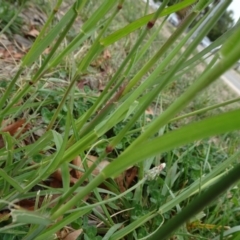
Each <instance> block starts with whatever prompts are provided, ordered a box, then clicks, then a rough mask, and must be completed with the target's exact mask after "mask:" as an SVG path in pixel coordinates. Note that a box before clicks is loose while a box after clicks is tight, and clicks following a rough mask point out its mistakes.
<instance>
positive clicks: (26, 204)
mask: <svg viewBox="0 0 240 240" xmlns="http://www.w3.org/2000/svg"><path fill="white" fill-rule="evenodd" d="M16 205H19V206H20V207H21V208H24V209H27V210H29V211H34V207H35V201H34V200H30V199H23V200H21V201H19V202H18V203H17V204H16Z"/></svg>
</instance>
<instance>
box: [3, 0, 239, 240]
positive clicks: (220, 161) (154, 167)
mask: <svg viewBox="0 0 240 240" xmlns="http://www.w3.org/2000/svg"><path fill="white" fill-rule="evenodd" d="M39 2H40V1H36V5H34V4H33V5H32V3H31V4H30V5H29V3H28V4H27V5H25V7H24V8H23V11H24V10H25V11H29V10H26V9H29V8H33V9H34V10H32V11H36V12H37V13H38V14H37V16H38V18H36V19H43V20H42V23H40V24H39V25H37V24H35V25H34V23H32V22H31V21H30V23H28V27H30V29H31V30H34V31H33V32H34V33H35V35H34V36H30V37H29V35H28V34H26V32H22V31H21V30H20V29H14V28H13V29H12V30H11V31H16V32H14V34H19V35H20V36H22V37H23V38H24V39H27V40H28V41H29V39H30V40H31V41H32V43H34V42H35V43H36V41H38V39H37V40H36V37H39V34H41V33H40V31H41V29H42V27H43V25H44V24H46V21H47V16H51V9H52V10H54V9H55V11H53V12H52V13H53V18H52V20H51V21H50V22H49V25H47V29H46V32H45V33H44V36H43V37H42V38H40V42H39V44H38V45H37V44H36V45H33V48H32V49H34V47H35V50H34V51H33V50H32V51H33V52H32V55H31V50H29V47H28V48H27V49H19V48H18V45H17V44H16V42H15V41H16V39H15V41H14V38H13V39H11V36H12V35H11V34H12V33H11V34H8V33H7V32H5V33H4V34H5V35H1V36H4V38H3V40H4V39H5V40H6V41H8V42H7V43H8V44H4V45H3V47H2V48H1V49H2V55H1V61H2V62H3V63H4V64H5V65H4V66H5V67H4V68H2V70H1V83H0V84H1V95H2V98H1V99H2V100H1V102H0V106H1V118H2V119H1V120H2V129H1V131H2V134H1V138H0V144H1V145H0V146H1V149H0V152H1V159H0V161H1V164H2V165H1V167H2V170H1V172H0V176H1V182H0V184H1V189H2V191H1V199H2V202H1V227H2V229H1V230H0V231H1V234H2V236H3V238H6V239H23V238H25V239H43V238H45V237H48V238H49V239H52V238H53V237H56V238H58V239H70V240H71V239H77V238H79V239H139V238H149V239H150V237H151V235H152V234H153V233H154V232H155V231H157V230H159V229H160V230H161V227H162V225H163V226H164V224H165V223H167V222H170V220H171V219H174V216H175V215H178V213H180V212H181V210H182V209H184V208H185V207H186V206H188V205H189V202H191V200H192V199H195V195H193V194H194V193H197V194H196V195H198V193H200V192H201V188H204V184H205V186H206V185H207V186H208V185H211V184H212V181H214V180H216V179H218V178H220V177H221V175H224V173H226V172H227V171H228V169H229V168H231V166H233V165H235V164H237V162H238V158H237V157H236V155H234V153H236V152H237V151H238V150H239V135H238V132H237V131H235V132H230V130H234V129H239V128H238V124H237V121H238V119H237V118H236V119H235V117H232V118H233V119H231V117H227V118H226V119H225V118H219V120H218V119H216V121H213V122H214V123H215V124H213V122H209V123H208V124H207V123H206V124H205V122H203V123H204V125H201V126H202V127H203V126H205V127H207V126H208V127H207V128H205V130H204V128H202V129H203V131H202V133H198V134H199V135H197V136H198V137H196V138H194V137H193V136H191V135H190V140H187V138H186V140H184V139H185V138H184V137H185V136H187V135H188V134H187V133H189V132H188V131H189V130H186V131H185V132H183V133H179V134H178V132H177V129H180V130H181V129H182V128H183V129H184V126H185V125H187V124H191V123H194V122H197V121H200V123H201V121H202V120H203V119H207V118H208V117H211V116H218V114H223V113H225V114H228V112H229V114H230V115H226V116H236V115H231V114H232V112H230V110H232V109H239V99H236V98H237V96H234V94H233V93H232V92H231V91H230V90H229V89H227V88H226V86H225V85H223V83H222V82H220V81H217V82H215V83H213V85H211V87H210V88H209V89H208V90H206V91H204V92H202V93H200V94H199V95H198V96H197V97H196V98H194V99H191V101H189V102H188V105H187V104H185V105H186V107H185V108H183V107H181V105H179V108H181V109H182V110H179V111H177V110H174V113H172V115H171V117H170V118H169V120H168V121H167V122H164V120H162V122H161V115H163V116H164V114H166V112H167V111H169V110H168V109H170V108H171V106H172V105H173V103H174V102H177V99H178V97H179V96H182V95H184V93H185V92H186V91H187V89H188V88H189V87H191V86H192V85H194V83H195V82H196V81H200V80H201V76H202V75H204V73H206V72H208V71H210V70H209V69H208V66H207V65H205V64H204V63H203V61H202V60H201V59H200V58H199V59H198V64H197V65H196V67H195V68H194V67H193V66H192V65H191V64H190V63H188V64H187V67H188V71H185V69H184V68H183V66H180V63H179V59H180V60H181V57H182V55H183V54H186V51H187V50H188V48H190V45H187V43H186V44H185V45H184V47H182V46H179V52H178V51H177V52H176V53H175V54H174V56H173V57H172V59H170V60H171V61H169V62H168V64H167V65H166V66H165V67H162V66H163V64H164V61H166V59H167V58H168V56H169V55H170V54H171V52H173V51H174V47H175V46H178V44H181V41H184V36H186V34H184V35H183V36H178V35H177V36H178V37H177V38H175V39H174V41H173V44H172V45H170V46H171V47H169V46H168V45H164V44H166V43H168V42H169V37H171V36H172V31H174V30H175V29H172V30H171V31H170V32H169V30H168V28H169V25H168V24H169V23H167V22H165V23H164V19H163V18H162V19H160V21H159V22H157V24H156V26H154V28H153V30H152V32H151V33H150V31H148V28H147V31H146V33H144V29H145V28H144V27H145V25H146V24H147V21H146V23H145V24H142V25H141V21H137V23H138V24H139V26H144V27H143V28H142V29H140V28H139V29H137V30H136V31H133V32H131V33H129V34H128V36H127V37H125V38H119V37H118V36H119V35H117V37H116V36H113V37H112V38H108V36H112V35H111V34H112V33H115V32H116V31H117V30H119V29H121V28H124V27H125V26H129V25H128V24H130V26H131V23H136V20H137V19H141V17H142V16H144V15H146V14H147V13H149V11H150V12H151V11H152V10H151V9H150V10H149V9H148V8H146V6H145V5H144V3H141V4H138V5H135V4H132V3H131V2H129V1H126V2H124V4H123V5H121V1H119V5H116V6H115V8H112V9H111V10H110V9H109V11H108V10H107V12H106V13H104V11H105V10H106V9H107V8H108V7H109V8H111V4H110V2H111V1H108V3H105V4H106V5H104V1H99V3H98V4H96V3H95V2H94V1H89V2H88V1H86V4H85V6H84V7H83V6H82V7H83V8H81V4H79V5H75V6H74V8H73V10H72V11H70V13H71V14H72V16H75V17H76V18H74V20H75V21H74V22H75V24H74V25H73V26H71V27H70V25H69V26H66V31H65V32H64V31H63V32H62V34H63V38H62V39H61V41H60V40H59V39H58V33H59V32H60V25H59V29H57V30H56V32H55V37H51V39H52V42H51V39H50V37H49V38H48V40H49V42H47V41H46V43H44V39H46V38H47V37H48V36H51V34H50V35H48V33H49V31H50V30H51V29H54V26H55V24H57V23H58V22H59V21H61V19H63V17H64V14H66V13H67V10H68V7H69V8H70V7H71V6H72V5H71V4H72V3H71V2H69V4H67V3H64V4H65V5H61V7H60V8H57V5H55V4H57V2H56V3H52V5H49V6H48V8H47V9H42V8H40V9H39V10H38V8H37V7H35V6H38V5H37V4H39ZM59 2H60V1H59ZM186 2H187V1H186ZM188 2H190V1H188ZM107 4H109V5H107ZM101 6H104V7H103V8H102V9H101ZM120 6H122V9H121V11H120V12H119V9H120V8H121V7H120ZM112 7H113V4H112ZM115 9H118V10H117V11H116V10H115ZM56 10H57V11H56ZM44 11H45V13H44ZM75 11H76V13H75ZM115 11H116V13H115ZM118 12H119V13H118ZM97 14H98V15H97ZM30 15H31V16H34V14H30ZM39 15H40V16H39ZM69 15H70V14H69ZM115 15H116V16H115ZM43 16H44V17H43ZM94 16H98V18H99V19H96V20H97V21H96V20H94V18H93V17H94ZM100 16H101V17H100ZM112 17H114V18H113V19H112ZM34 19H35V18H34ZM69 19H70V18H69ZM89 19H90V20H91V21H92V22H93V23H94V24H92V25H91V23H92V22H91V21H89V22H88V20H89ZM65 20H66V19H65ZM19 21H20V20H19ZM94 21H95V22H94ZM23 22H25V21H23ZM38 22H39V21H38ZM139 22H140V23H139ZM70 23H71V22H69V24H70ZM86 23H88V24H89V25H87V24H86ZM108 23H109V27H108V28H107V29H105V26H107V25H108ZM62 24H63V23H62ZM66 24H68V23H66ZM84 24H85V25H84ZM162 24H163V25H162ZM45 26H46V25H45ZM64 26H65V25H64ZM148 26H149V25H148ZM80 28H81V31H79V29H80ZM131 28H132V26H131V27H130V28H128V29H125V30H124V31H122V32H120V33H118V34H125V32H126V31H127V30H129V29H130V30H131ZM155 29H156V30H155ZM31 30H28V31H31ZM131 31H132V30H131ZM155 31H156V32H155ZM50 33H52V34H53V35H54V32H50ZM79 34H80V37H79V39H78V41H77V42H78V44H77V45H78V46H76V45H75V46H73V48H74V50H73V49H71V51H70V50H69V52H68V55H66V56H65V57H60V56H61V54H64V51H66V49H68V47H69V44H70V43H71V42H72V41H74V39H75V37H78V36H79ZM81 34H82V35H81ZM143 36H144V38H143ZM229 36H230V34H229ZM114 37H116V38H117V39H116V40H115V39H114ZM53 39H54V40H53ZM139 39H140V40H139ZM138 41H140V42H138ZM136 42H138V43H137V44H136ZM1 43H2V40H1ZM58 43H59V45H57V44H58ZM44 45H45V46H44ZM31 46H32V44H31ZM39 46H40V47H41V50H39V48H40V47H39ZM55 46H57V47H55ZM103 46H104V48H103ZM162 46H163V48H162ZM168 47H169V48H168ZM55 48H56V52H54V50H55ZM165 48H168V50H166V52H164V51H165ZM158 49H160V53H161V54H158V57H157V59H156V61H155V59H154V58H153V56H154V54H155V53H156V52H157V50H158ZM161 49H163V50H161ZM37 52H38V53H39V54H40V55H39V56H37V57H36V56H35V54H37ZM13 53H14V54H16V55H14V54H13ZM25 54H28V55H27V56H30V57H29V58H27V57H25V59H24V58H23V59H22V57H23V56H24V55H25ZM51 54H53V55H52V56H51ZM197 54H198V52H197V51H195V52H189V56H188V57H187V59H191V58H192V57H194V56H195V55H197ZM16 56H17V57H16ZM49 56H51V57H49ZM62 56H63V55H62ZM128 56H130V57H129V62H128V63H124V61H125V59H127V58H128ZM235 58H236V57H235ZM32 59H33V60H32ZM21 60H22V61H23V63H24V62H27V64H26V65H20V64H23V63H21ZM147 61H151V64H150V65H149V67H145V66H146V65H145V64H146V63H147ZM180 62H186V63H187V60H186V59H185V58H183V59H182V60H181V61H180ZM178 64H179V68H178V69H175V70H174V68H175V66H177V65H178ZM122 65H123V68H122V69H121V66H122ZM230 65H231V64H229V67H230ZM23 66H24V67H23ZM181 67H182V69H181ZM6 68H7V69H8V71H6ZM161 68H162V69H161ZM142 69H144V71H143V72H142V73H141V71H142ZM156 69H157V70H158V72H156V71H155V70H156ZM159 69H160V70H159ZM174 71H175V72H174ZM118 72H119V73H118ZM172 72H173V75H172V76H170V75H169V74H170V73H172ZM15 74H16V75H15ZM153 74H155V75H154V77H152V76H153ZM136 76H137V77H138V79H137V77H136ZM165 76H168V77H167V78H166V77H165ZM218 77H219V76H217V75H216V76H215V78H216V79H218ZM11 78H12V79H11ZM10 79H11V80H10ZM159 79H160V80H161V79H165V81H168V82H167V83H166V84H164V86H163V87H162V88H159V91H156V90H155V89H158V87H159V86H160V84H161V81H160V80H159ZM199 79H200V80H199ZM113 80H114V81H113ZM136 80H138V81H136ZM111 81H112V83H111ZM129 82H130V84H129ZM148 82H149V84H148V85H146V87H142V89H141V86H144V84H146V83H148ZM11 83H14V84H12V86H11ZM109 83H111V84H109ZM71 84H73V87H72V88H69V86H71ZM107 88H108V90H106V89H107ZM138 89H141V91H140V90H139V91H140V93H137V90H138ZM198 91H200V89H199V90H198ZM154 94H155V95H154ZM151 95H153V98H152V99H151ZM194 96H195V94H194ZM3 99H4V100H3ZM128 99H131V100H128ZM232 99H235V100H233V102H234V103H233V104H231V105H229V104H228V105H226V106H224V105H223V104H222V105H221V106H218V107H216V106H215V107H213V109H212V110H211V111H210V110H209V111H206V110H204V109H203V108H205V107H208V106H213V105H216V104H221V103H223V102H226V101H227V100H232ZM201 109H203V110H201ZM199 110H200V111H199ZM194 111H199V112H196V113H194ZM233 113H234V112H233ZM138 114H139V116H138V117H137V118H136V119H135V116H136V115H138ZM185 114H191V116H185V117H182V116H183V115H185ZM222 116H224V115H222ZM159 119H160V121H159ZM221 119H223V120H221ZM157 121H159V122H158V124H157V126H155V127H154V131H151V126H152V125H153V124H154V123H155V122H157ZM206 121H207V120H206ZM210 121H212V120H211V119H210ZM218 121H220V122H222V123H223V124H224V125H221V126H219V127H217V128H216V129H215V128H214V127H215V125H217V124H216V123H217V122H218ZM187 126H190V127H191V125H187ZM232 126H233V127H232ZM199 128H200V127H199ZM211 128H213V129H215V130H214V132H213V133H211ZM191 129H192V130H191V131H193V132H194V128H191ZM206 129H207V130H206ZM222 129H224V131H223V130H222ZM125 130H126V131H125ZM209 132H210V135H209ZM229 132H230V133H229ZM146 133H147V134H148V135H146V136H147V138H146V139H145V140H142V141H140V140H141V138H142V136H144V134H146ZM168 133H169V134H171V133H173V134H174V133H176V135H175V136H173V137H171V139H170V140H168V139H167V137H168V136H169V135H167V134H168ZM218 133H224V135H221V136H214V137H211V138H209V137H210V136H211V135H216V134H218ZM165 135H166V137H165V138H164V136H165ZM152 136H154V137H153V138H152ZM170 136H171V135H170ZM161 137H162V139H163V140H161ZM158 138H159V142H156V143H155V144H154V142H153V141H154V140H158ZM202 138H204V140H202ZM139 139H140V140H139ZM175 139H180V140H179V141H180V144H177V145H176V146H175V145H174V144H175V143H174V141H175ZM136 141H138V142H137V144H136V145H135V146H134V144H135V142H136ZM149 141H150V142H149ZM167 141H169V143H168V144H169V145H166V146H165V147H164V146H162V145H161V144H163V143H164V144H165V143H167ZM181 141H182V142H181ZM151 146H155V147H156V150H154V149H152V150H151V151H150V150H149V153H148V149H151ZM174 146H175V147H174ZM161 148H163V150H160V149H161ZM129 149H130V150H131V149H132V150H131V151H130V150H129ZM167 150H168V151H167ZM134 153H137V154H136V155H134ZM145 154H147V155H146V156H145ZM124 158H126V159H129V160H128V161H125V163H124ZM142 158H143V159H142ZM118 159H120V160H119V161H118ZM131 159H135V160H134V161H132V160H131ZM140 159H142V160H144V161H140ZM229 159H230V160H229ZM115 162H116V163H119V165H116V167H115V166H114V163H115ZM226 162H229V164H228V165H226V166H225V165H224V164H226ZM121 163H124V167H123V166H121ZM106 166H107V167H106ZM110 166H112V168H111V167H110ZM104 167H106V168H105V169H107V170H102V169H103V168H104ZM89 169H90V170H92V171H93V172H92V175H90V170H89ZM84 172H87V174H86V173H85V174H84ZM96 175H97V176H96ZM97 179H100V180H99V182H97ZM198 181H199V182H198ZM94 184H95V185H94ZM196 184H197V185H196ZM91 186H94V187H93V188H92V189H90V188H89V187H91ZM189 189H191V191H190V192H189V191H188V190H189ZM238 199H239V193H238V191H237V186H235V188H233V189H231V190H229V191H226V193H225V195H224V196H222V197H221V198H219V199H218V201H217V202H214V203H212V204H211V205H209V206H208V207H206V208H205V209H204V211H200V213H199V214H198V215H196V216H195V218H191V219H190V220H188V221H187V222H186V223H185V224H184V225H182V227H181V228H179V229H178V230H177V231H176V232H175V233H174V234H173V235H172V237H171V238H172V239H174V238H175V239H213V238H214V237H216V236H218V235H221V234H227V233H228V232H227V231H231V230H233V229H234V226H238V224H239V223H238V222H239V217H238V214H237V213H236V214H235V212H237V211H238ZM29 226H30V228H29ZM230 233H233V234H235V235H234V236H237V234H238V233H237V231H236V230H235V232H234V231H233V232H230ZM160 236H161V235H160ZM153 237H154V236H153Z"/></svg>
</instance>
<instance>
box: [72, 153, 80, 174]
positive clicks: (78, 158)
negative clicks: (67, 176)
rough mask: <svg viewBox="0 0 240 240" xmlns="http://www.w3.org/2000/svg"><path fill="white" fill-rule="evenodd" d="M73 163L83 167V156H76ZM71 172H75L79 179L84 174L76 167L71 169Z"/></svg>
mask: <svg viewBox="0 0 240 240" xmlns="http://www.w3.org/2000/svg"><path fill="white" fill-rule="evenodd" d="M72 164H73V165H75V166H77V167H81V165H82V163H81V158H80V157H79V156H77V157H75V158H74V159H73V161H72ZM71 173H72V174H73V177H75V178H77V179H79V178H80V177H81V175H82V173H81V172H80V171H78V170H76V169H73V170H72V171H71Z"/></svg>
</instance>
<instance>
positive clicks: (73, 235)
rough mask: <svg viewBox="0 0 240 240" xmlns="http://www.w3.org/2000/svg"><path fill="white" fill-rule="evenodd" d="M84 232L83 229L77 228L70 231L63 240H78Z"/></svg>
mask: <svg viewBox="0 0 240 240" xmlns="http://www.w3.org/2000/svg"><path fill="white" fill-rule="evenodd" d="M82 232H83V230H82V229H78V230H75V231H74V232H71V233H69V234H68V235H67V236H66V237H65V238H64V239H63V240H76V239H77V238H78V237H79V235H80V234H81V233H82Z"/></svg>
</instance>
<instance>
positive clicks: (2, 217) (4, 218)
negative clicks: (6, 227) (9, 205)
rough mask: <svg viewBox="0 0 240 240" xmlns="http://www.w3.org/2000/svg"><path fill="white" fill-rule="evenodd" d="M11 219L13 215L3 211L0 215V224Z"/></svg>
mask: <svg viewBox="0 0 240 240" xmlns="http://www.w3.org/2000/svg"><path fill="white" fill-rule="evenodd" d="M10 217H11V213H10V212H9V211H3V212H1V213H0V222H3V221H7V220H8V219H9V218H10Z"/></svg>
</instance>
